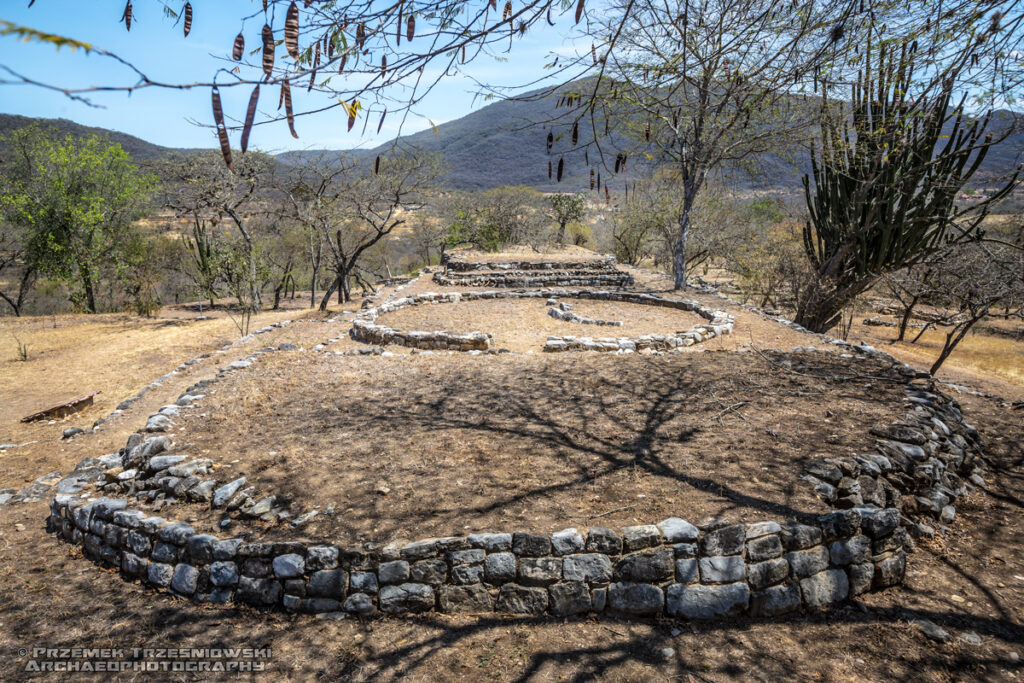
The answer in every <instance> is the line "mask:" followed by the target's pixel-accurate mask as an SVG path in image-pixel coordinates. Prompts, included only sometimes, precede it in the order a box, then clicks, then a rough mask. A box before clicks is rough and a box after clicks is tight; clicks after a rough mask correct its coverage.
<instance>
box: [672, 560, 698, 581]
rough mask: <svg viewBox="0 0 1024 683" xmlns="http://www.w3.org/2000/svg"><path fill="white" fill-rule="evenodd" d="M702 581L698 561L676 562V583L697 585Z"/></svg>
mask: <svg viewBox="0 0 1024 683" xmlns="http://www.w3.org/2000/svg"><path fill="white" fill-rule="evenodd" d="M698 579H700V574H699V572H698V570H697V560H696V559H689V560H676V583H696V582H697V581H698Z"/></svg>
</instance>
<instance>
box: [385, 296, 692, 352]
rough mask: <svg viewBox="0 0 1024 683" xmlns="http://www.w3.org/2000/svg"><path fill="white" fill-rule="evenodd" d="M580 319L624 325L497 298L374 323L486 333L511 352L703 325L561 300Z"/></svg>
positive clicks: (422, 308) (654, 311) (417, 309)
mask: <svg viewBox="0 0 1024 683" xmlns="http://www.w3.org/2000/svg"><path fill="white" fill-rule="evenodd" d="M559 301H562V302H565V303H567V304H569V305H571V306H572V312H573V313H576V314H577V315H579V316H581V317H584V318H591V319H594V320H605V321H609V322H610V321H619V322H622V323H623V324H622V326H619V327H616V326H607V325H586V324H583V323H574V322H568V321H565V320H558V319H556V318H553V317H551V316H550V315H548V309H549V308H551V307H550V306H548V305H547V304H546V303H545V300H544V299H497V300H484V301H463V302H459V303H454V304H419V305H417V306H409V307H407V308H402V309H399V310H397V311H393V312H391V313H385V314H384V315H381V316H380V317H379V318H378V319H377V322H378V323H380V324H382V325H387V326H389V327H393V328H395V329H398V330H406V331H411V330H420V331H424V332H433V331H435V330H446V331H448V332H455V333H462V332H471V331H480V332H487V333H489V334H491V335H493V337H494V342H493V345H494V347H495V348H499V349H509V350H511V351H528V350H530V349H533V350H535V351H539V350H540V349H541V348H543V346H544V340H545V339H547V337H548V336H563V335H575V336H577V337H584V336H585V337H595V338H596V337H638V336H640V335H643V334H672V333H674V332H686V331H688V330H690V329H692V328H693V327H696V326H697V325H699V324H701V323H705V322H707V321H706V320H704V319H703V318H701V317H700V316H699V315H697V314H696V313H692V312H690V311H677V310H675V309H670V308H660V307H656V306H642V305H637V304H627V303H621V302H614V301H587V300H585V299H583V300H580V299H560V300H559Z"/></svg>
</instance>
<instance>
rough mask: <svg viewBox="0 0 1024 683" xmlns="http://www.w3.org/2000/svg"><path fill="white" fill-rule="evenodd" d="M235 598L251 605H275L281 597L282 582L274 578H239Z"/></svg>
mask: <svg viewBox="0 0 1024 683" xmlns="http://www.w3.org/2000/svg"><path fill="white" fill-rule="evenodd" d="M235 598H236V599H237V600H241V601H242V602H245V603H247V604H250V605H274V604H277V602H278V601H279V600H280V599H281V582H280V581H276V580H274V579H252V578H249V577H248V576H243V577H241V578H239V579H238V590H237V591H236V593H235Z"/></svg>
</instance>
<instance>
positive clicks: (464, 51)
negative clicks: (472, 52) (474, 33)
mask: <svg viewBox="0 0 1024 683" xmlns="http://www.w3.org/2000/svg"><path fill="white" fill-rule="evenodd" d="M462 63H463V64H465V63H466V46H465V45H463V46H462Z"/></svg>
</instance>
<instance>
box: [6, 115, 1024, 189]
mask: <svg viewBox="0 0 1024 683" xmlns="http://www.w3.org/2000/svg"><path fill="white" fill-rule="evenodd" d="M554 105H555V99H554V98H553V97H552V98H543V99H532V100H503V101H499V102H494V103H492V104H489V105H487V106H485V107H483V108H481V109H479V110H478V111H475V112H472V113H471V114H467V115H466V116H463V117H462V118H459V119H456V120H454V121H449V122H448V123H444V124H441V125H440V126H437V128H432V129H428V130H425V131H421V132H419V133H414V134H412V135H407V136H403V137H402V138H400V139H399V142H400V143H402V144H404V145H410V146H414V147H417V148H420V149H423V150H427V151H431V152H437V153H439V154H441V155H443V156H444V158H445V159H446V160H447V162H448V165H449V172H448V175H447V178H446V182H447V185H448V186H450V187H453V188H457V189H464V190H477V189H487V188H492V187H499V186H502V185H527V186H530V187H534V188H536V189H539V190H544V191H555V190H560V191H563V192H564V191H574V190H578V189H584V188H587V187H589V182H590V177H589V169H590V166H594V167H596V166H597V159H596V158H592V159H590V162H591V164H590V166H588V165H587V164H586V160H585V158H584V153H583V152H580V151H577V152H568V151H567V150H568V149H569V147H570V146H571V144H570V142H571V141H570V140H569V139H568V138H569V135H567V134H564V133H565V132H566V131H565V128H566V126H565V125H564V124H560V125H559V126H558V127H557V128H556V129H555V130H554V133H555V135H556V136H558V135H559V134H560V133H562V134H564V135H563V137H562V138H561V139H556V140H555V142H554V145H553V148H552V150H551V154H548V152H547V149H546V138H547V133H548V130H547V129H546V128H545V127H544V126H543V124H541V125H531V124H538V122H544V121H548V120H551V119H552V118H553V117H554V116H555V114H556V113H558V112H557V111H556V109H555V106H554ZM1012 117H1013V114H1012V113H1011V112H1008V111H999V112H996V114H995V115H994V117H993V122H992V124H991V126H990V128H991V129H992V130H993V131H996V132H998V131H1001V130H1005V128H1006V126H1008V125H1009V124H1010V121H1011V119H1012ZM33 121H39V122H42V123H45V124H48V125H51V126H53V127H55V128H56V129H57V130H58V131H60V132H61V133H70V134H71V135H75V136H85V135H90V134H94V133H95V134H106V135H108V136H109V137H110V139H111V140H112V141H114V142H117V143H120V145H121V146H122V147H123V148H124V149H125V150H126V151H127V152H128V153H129V154H130V155H131V156H132V157H133V158H134V159H136V161H138V162H139V163H140V164H141V165H148V164H149V163H152V162H155V161H157V160H159V159H162V158H164V157H167V156H168V155H172V154H181V153H188V152H189V151H194V150H181V149H172V148H169V147H162V146H160V145H154V144H152V143H150V142H146V141H145V140H142V139H140V138H137V137H134V136H132V135H127V134H125V133H119V132H116V131H108V130H105V129H102V128H92V127H88V126H83V125H80V124H78V123H75V122H73V121H68V120H66V119H32V118H28V117H24V116H16V115H11V114H0V135H2V134H5V133H7V132H9V131H10V130H12V129H14V128H18V127H21V126H24V125H27V124H29V123H31V122H33ZM613 137H614V133H613ZM589 139H590V137H589V129H588V127H587V126H586V125H581V126H580V141H581V143H583V142H586V141H588V140H589ZM393 144H394V143H393V142H391V143H387V144H385V145H381V146H380V147H377V148H376V149H372V150H349V151H348V152H347V153H348V154H350V155H352V156H353V157H355V158H356V159H358V160H361V161H364V162H365V163H371V162H372V160H373V158H374V157H375V156H376V155H378V154H384V153H386V152H387V151H388V150H389V149H390V148H391V146H392V145H393ZM322 153H323V150H307V151H293V152H284V153H282V154H279V155H278V159H280V160H281V162H282V163H284V164H288V165H293V164H296V163H297V162H299V161H300V160H301V159H303V158H306V157H309V156H319V155H320V154H322ZM560 157H563V158H564V163H565V166H564V173H563V177H562V182H561V183H557V182H555V180H554V179H550V180H549V179H548V175H547V167H548V161H549V160H551V161H553V164H557V163H558V159H559V158H560ZM1022 161H1024V132H1018V133H1015V134H1014V135H1012V136H1010V137H1009V138H1008V139H1007V140H1005V141H1003V142H1002V143H1001V144H999V145H997V146H995V147H994V148H992V149H991V150H990V151H989V153H988V156H987V157H986V159H985V162H984V164H982V167H981V169H980V171H979V175H978V176H977V179H976V180H975V181H972V183H971V184H972V185H975V186H979V185H984V184H985V182H986V181H989V180H991V179H993V178H996V177H999V176H1001V175H1004V174H1006V173H1007V172H1008V171H1010V170H1011V169H1013V168H1015V167H1016V166H1017V164H1019V163H1021V162H1022ZM755 165H756V166H757V167H759V168H762V169H765V170H764V171H763V172H762V174H760V176H758V177H757V178H753V179H751V178H750V177H749V176H746V175H743V174H733V178H732V181H731V182H732V183H733V184H734V185H735V186H738V187H742V188H747V187H750V186H756V187H761V188H765V189H769V188H774V189H788V190H792V189H797V188H799V187H800V182H801V181H800V179H801V177H802V175H803V174H804V173H806V172H808V171H809V170H810V169H809V162H808V160H807V158H806V155H805V154H803V153H799V152H797V153H794V157H793V160H792V161H783V160H782V159H781V158H779V157H765V158H762V159H759V160H756V164H755ZM644 170H645V169H643V168H642V167H640V166H639V165H638V164H637V162H636V161H635V160H631V162H630V173H631V174H632V173H637V172H644ZM603 175H604V177H603V180H604V181H606V182H609V181H610V182H611V189H612V191H614V192H619V191H621V190H622V186H623V185H624V181H625V179H624V178H623V177H622V176H617V177H615V178H614V179H610V178H608V174H607V172H603Z"/></svg>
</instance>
